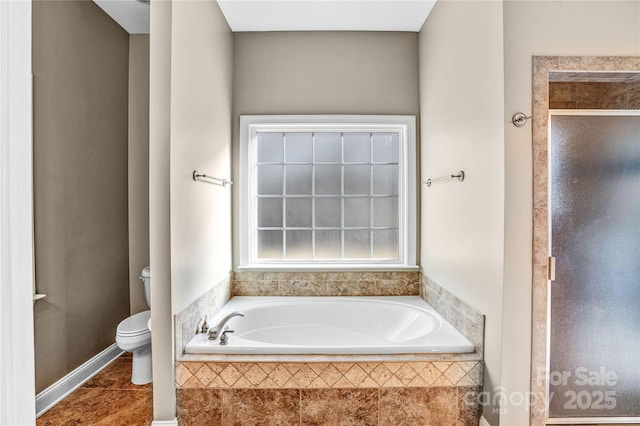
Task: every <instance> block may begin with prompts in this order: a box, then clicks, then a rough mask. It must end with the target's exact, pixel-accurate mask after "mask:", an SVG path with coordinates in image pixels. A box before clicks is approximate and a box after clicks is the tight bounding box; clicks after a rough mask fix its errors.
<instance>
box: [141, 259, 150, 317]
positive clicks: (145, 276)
mask: <svg viewBox="0 0 640 426" xmlns="http://www.w3.org/2000/svg"><path fill="white" fill-rule="evenodd" d="M140 279H141V280H142V282H143V284H144V298H145V299H146V301H147V305H148V306H149V307H151V268H150V267H149V266H145V267H144V268H143V269H142V272H141V273H140Z"/></svg>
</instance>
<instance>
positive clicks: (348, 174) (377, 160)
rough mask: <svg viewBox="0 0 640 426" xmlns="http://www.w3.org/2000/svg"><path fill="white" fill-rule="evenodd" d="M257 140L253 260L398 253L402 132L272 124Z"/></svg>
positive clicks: (362, 259)
mask: <svg viewBox="0 0 640 426" xmlns="http://www.w3.org/2000/svg"><path fill="white" fill-rule="evenodd" d="M255 141H256V143H255V145H254V146H255V149H256V151H255V154H254V155H255V157H253V158H256V159H257V162H256V164H254V165H253V166H252V170H254V171H255V178H254V179H255V180H254V185H255V189H254V190H253V193H252V197H255V198H254V199H255V204H253V205H254V206H255V207H254V208H255V209H256V211H254V212H253V213H252V214H253V215H254V216H253V217H255V219H254V220H255V222H253V223H255V225H256V226H257V229H254V230H253V231H252V232H254V233H253V234H252V233H251V232H250V233H249V234H251V235H256V236H257V241H256V243H255V245H254V246H253V247H254V248H253V250H254V253H256V252H257V254H256V256H255V258H256V259H257V260H259V261H261V262H263V261H264V262H269V261H274V262H283V263H314V262H321V263H322V262H325V263H353V262H356V263H366V262H376V261H385V262H387V261H390V262H392V263H393V261H397V260H398V259H399V258H400V241H401V239H400V235H401V230H400V229H399V226H400V224H401V223H402V221H401V220H400V214H401V209H400V205H401V200H402V196H403V195H402V194H400V181H401V177H400V170H401V168H400V163H399V159H400V158H402V157H401V155H400V148H401V144H400V133H398V132H389V131H380V130H372V131H370V132H349V131H344V132H336V131H323V130H317V131H296V132H290V131H283V132H274V131H272V130H270V131H268V132H257V133H256V135H255ZM396 263H397V262H396Z"/></svg>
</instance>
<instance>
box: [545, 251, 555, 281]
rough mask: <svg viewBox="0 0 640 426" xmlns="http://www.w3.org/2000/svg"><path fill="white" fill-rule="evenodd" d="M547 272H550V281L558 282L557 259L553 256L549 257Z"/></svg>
mask: <svg viewBox="0 0 640 426" xmlns="http://www.w3.org/2000/svg"><path fill="white" fill-rule="evenodd" d="M547 270H548V273H549V275H548V277H547V278H548V279H549V281H555V280H556V258H555V257H553V256H549V262H548V264H547Z"/></svg>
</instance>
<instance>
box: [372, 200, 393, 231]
mask: <svg viewBox="0 0 640 426" xmlns="http://www.w3.org/2000/svg"><path fill="white" fill-rule="evenodd" d="M372 210H373V226H374V227H385V228H397V227H398V197H384V198H374V199H373V208H372Z"/></svg>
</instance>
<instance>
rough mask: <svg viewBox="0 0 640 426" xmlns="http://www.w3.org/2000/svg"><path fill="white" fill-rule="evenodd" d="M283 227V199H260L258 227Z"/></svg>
mask: <svg viewBox="0 0 640 426" xmlns="http://www.w3.org/2000/svg"><path fill="white" fill-rule="evenodd" d="M281 226H282V198H260V199H258V227H276V228H280V227H281Z"/></svg>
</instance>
